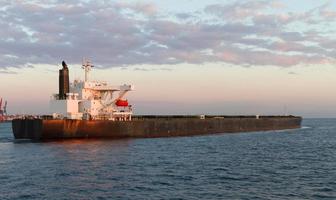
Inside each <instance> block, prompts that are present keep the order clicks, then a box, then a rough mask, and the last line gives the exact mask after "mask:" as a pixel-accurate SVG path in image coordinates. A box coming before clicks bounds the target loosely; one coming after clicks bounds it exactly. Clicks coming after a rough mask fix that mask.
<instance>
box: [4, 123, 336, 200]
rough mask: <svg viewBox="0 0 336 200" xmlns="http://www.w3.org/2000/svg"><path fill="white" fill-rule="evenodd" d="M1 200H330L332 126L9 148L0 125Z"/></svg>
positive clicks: (334, 184) (335, 137)
mask: <svg viewBox="0 0 336 200" xmlns="http://www.w3.org/2000/svg"><path fill="white" fill-rule="evenodd" d="M0 199H1V200H3V199H200V200H201V199H202V200H203V199H336V119H305V120H304V121H303V128H302V129H297V130H285V131H269V132H254V133H236V134H218V135H210V136H209V135H208V136H197V137H176V138H155V139H127V140H125V139H123V140H85V139H81V140H63V141H51V142H32V141H29V140H14V138H13V136H12V131H11V124H10V123H1V124H0Z"/></svg>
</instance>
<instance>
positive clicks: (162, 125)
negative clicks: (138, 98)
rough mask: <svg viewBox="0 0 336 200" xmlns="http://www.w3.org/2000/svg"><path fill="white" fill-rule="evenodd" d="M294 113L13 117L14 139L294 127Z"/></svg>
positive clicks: (298, 119) (297, 123) (170, 134)
mask: <svg viewBox="0 0 336 200" xmlns="http://www.w3.org/2000/svg"><path fill="white" fill-rule="evenodd" d="M301 121H302V118H301V117H295V116H260V117H256V116H207V117H206V118H205V119H200V118H199V117H196V116H137V117H134V119H133V120H132V121H108V120H53V119H15V120H13V121H12V128H13V133H14V137H15V138H16V139H33V140H49V139H70V138H112V139H117V138H155V137H177V136H194V135H206V134H218V133H237V132H255V131H270V130H284V129H297V128H300V127H301Z"/></svg>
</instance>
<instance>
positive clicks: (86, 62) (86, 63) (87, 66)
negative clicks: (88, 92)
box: [82, 58, 94, 82]
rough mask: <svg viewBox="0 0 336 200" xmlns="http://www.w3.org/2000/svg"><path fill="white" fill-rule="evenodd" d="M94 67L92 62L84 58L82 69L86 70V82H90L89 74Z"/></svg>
mask: <svg viewBox="0 0 336 200" xmlns="http://www.w3.org/2000/svg"><path fill="white" fill-rule="evenodd" d="M92 67H94V66H93V65H91V62H90V61H89V60H88V59H85V58H83V64H82V68H83V69H84V70H85V82H87V81H89V72H90V71H91V68H92Z"/></svg>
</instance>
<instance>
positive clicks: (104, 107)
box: [50, 60, 134, 121]
mask: <svg viewBox="0 0 336 200" xmlns="http://www.w3.org/2000/svg"><path fill="white" fill-rule="evenodd" d="M62 66H63V68H62V69H61V70H60V76H59V77H60V79H59V80H60V81H59V82H60V86H59V87H60V88H59V91H60V92H59V94H53V95H52V96H51V99H50V112H51V115H52V116H53V118H54V119H78V120H113V121H130V120H132V114H133V111H132V106H131V105H129V103H128V100H127V99H125V96H126V94H127V93H128V92H129V91H132V90H134V86H133V85H126V84H124V85H118V86H114V85H109V84H108V83H107V82H100V81H90V80H89V72H90V71H91V69H92V67H93V65H91V63H90V61H88V60H83V64H82V68H83V69H84V71H85V79H84V80H74V81H73V82H72V83H66V80H68V79H69V78H68V76H69V72H68V67H67V65H66V63H65V62H64V61H63V62H62ZM64 80H65V81H64ZM62 81H63V82H62ZM67 88H69V89H67ZM64 93H65V94H64Z"/></svg>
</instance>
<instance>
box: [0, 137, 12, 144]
mask: <svg viewBox="0 0 336 200" xmlns="http://www.w3.org/2000/svg"><path fill="white" fill-rule="evenodd" d="M13 141H14V139H13V138H0V143H10V142H13Z"/></svg>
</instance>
